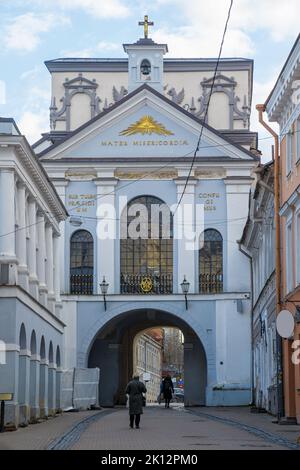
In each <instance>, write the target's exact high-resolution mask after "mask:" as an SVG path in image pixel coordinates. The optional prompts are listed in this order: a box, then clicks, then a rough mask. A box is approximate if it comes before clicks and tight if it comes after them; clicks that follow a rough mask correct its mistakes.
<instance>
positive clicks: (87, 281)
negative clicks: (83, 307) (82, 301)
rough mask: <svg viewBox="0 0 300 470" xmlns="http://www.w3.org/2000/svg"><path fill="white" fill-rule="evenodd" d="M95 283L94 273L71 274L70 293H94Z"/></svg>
mask: <svg viewBox="0 0 300 470" xmlns="http://www.w3.org/2000/svg"><path fill="white" fill-rule="evenodd" d="M93 284H94V276H93V274H71V276H70V293H71V294H77V295H92V294H93Z"/></svg>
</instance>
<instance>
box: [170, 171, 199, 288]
mask: <svg viewBox="0 0 300 470" xmlns="http://www.w3.org/2000/svg"><path fill="white" fill-rule="evenodd" d="M185 182H186V177H182V178H180V179H177V180H175V184H176V186H177V203H179V201H180V199H181V196H182V193H183V191H184V195H183V197H182V200H181V202H180V205H179V207H178V209H177V211H176V214H175V218H174V219H175V220H174V233H175V240H174V242H175V243H177V257H178V259H177V260H176V259H175V260H174V267H176V264H177V273H175V272H174V276H176V277H177V280H175V283H174V284H175V285H174V292H178V293H182V290H181V285H180V284H181V283H182V281H183V278H184V276H185V277H186V280H187V281H188V282H189V283H190V288H189V293H194V292H196V289H197V288H196V277H195V272H196V270H195V266H196V265H195V263H196V253H197V252H196V251H195V249H194V248H193V245H194V243H195V240H194V241H193V239H192V235H193V232H194V224H195V211H196V208H195V186H196V184H197V180H194V179H193V178H191V179H190V181H189V183H188V185H187V187H186V188H185V190H184V187H185ZM176 261H177V263H176Z"/></svg>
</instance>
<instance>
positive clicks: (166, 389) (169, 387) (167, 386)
mask: <svg viewBox="0 0 300 470" xmlns="http://www.w3.org/2000/svg"><path fill="white" fill-rule="evenodd" d="M162 388H163V394H164V399H165V408H170V401H171V400H172V394H173V393H174V386H173V382H172V379H171V377H170V375H167V376H166V377H165V379H164V380H163V387H162Z"/></svg>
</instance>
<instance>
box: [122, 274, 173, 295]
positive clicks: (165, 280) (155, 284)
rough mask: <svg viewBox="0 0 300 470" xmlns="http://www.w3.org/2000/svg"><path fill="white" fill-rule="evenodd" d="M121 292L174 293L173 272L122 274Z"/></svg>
mask: <svg viewBox="0 0 300 470" xmlns="http://www.w3.org/2000/svg"><path fill="white" fill-rule="evenodd" d="M120 291H121V294H172V292H173V275H172V274H121V279H120Z"/></svg>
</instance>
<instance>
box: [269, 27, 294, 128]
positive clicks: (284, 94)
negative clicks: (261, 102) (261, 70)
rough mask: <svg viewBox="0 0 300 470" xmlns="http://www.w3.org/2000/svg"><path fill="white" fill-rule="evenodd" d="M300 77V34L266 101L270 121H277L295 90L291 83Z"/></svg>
mask: <svg viewBox="0 0 300 470" xmlns="http://www.w3.org/2000/svg"><path fill="white" fill-rule="evenodd" d="M299 77H300V35H299V36H298V37H297V39H296V41H295V43H294V46H293V48H292V50H291V52H290V54H289V56H288V58H287V60H286V62H285V64H284V66H283V68H282V70H281V72H280V74H279V76H278V79H277V81H276V84H275V86H274V88H273V90H272V91H271V93H270V95H269V96H268V98H267V101H266V110H267V113H268V117H269V120H270V121H277V120H278V119H279V117H280V115H281V113H282V109H283V108H284V106H285V104H286V101H287V99H288V98H289V97H290V96H291V94H292V92H293V90H292V88H291V84H292V82H293V81H294V80H296V79H297V80H299Z"/></svg>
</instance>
